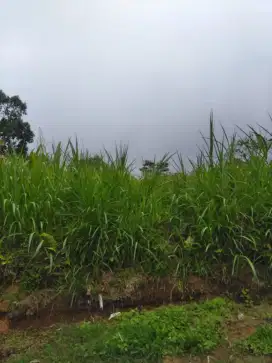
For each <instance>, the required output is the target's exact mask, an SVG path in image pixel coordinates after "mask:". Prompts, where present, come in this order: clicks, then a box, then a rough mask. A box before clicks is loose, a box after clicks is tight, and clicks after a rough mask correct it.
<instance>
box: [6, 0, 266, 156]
mask: <svg viewBox="0 0 272 363" xmlns="http://www.w3.org/2000/svg"><path fill="white" fill-rule="evenodd" d="M271 19H272V1H271V0H255V1H254V0H77V1H74V0H46V1H45V0H0V89H1V88H2V89H3V90H4V91H5V92H6V93H8V94H9V95H13V94H19V95H20V97H21V98H22V99H23V100H25V101H26V102H27V103H28V117H27V120H28V121H29V122H31V125H32V126H33V129H34V130H35V131H36V132H37V131H38V129H39V128H41V129H42V132H43V135H44V137H45V138H46V140H47V141H51V140H52V139H54V140H55V141H60V140H61V141H63V140H66V139H67V138H68V137H69V136H74V135H75V134H77V135H78V137H79V139H80V141H81V142H82V143H83V144H84V146H85V147H86V148H88V149H89V150H90V151H91V152H95V151H99V150H100V149H101V148H102V147H103V145H104V146H105V147H106V148H109V149H111V148H112V146H113V145H114V143H115V142H119V141H122V142H125V143H127V142H129V145H130V154H131V156H132V157H137V158H138V160H141V157H151V156H153V155H154V154H157V155H158V156H160V155H162V154H163V153H164V152H166V151H169V152H174V151H175V150H176V149H179V150H180V151H181V152H182V153H183V154H184V155H186V156H191V157H192V156H193V155H194V154H195V152H196V143H197V142H198V141H199V131H200V130H201V131H204V132H205V131H206V130H207V126H208V119H209V112H210V109H211V108H213V109H214V111H215V117H216V120H217V121H218V122H221V123H222V124H223V125H224V126H228V129H229V130H230V131H231V129H232V127H233V125H234V124H238V125H239V126H243V125H245V124H247V123H250V124H253V123H256V122H259V123H262V124H263V125H264V126H267V125H268V124H269V121H268V117H267V111H271V112H272V93H271V91H272V21H271Z"/></svg>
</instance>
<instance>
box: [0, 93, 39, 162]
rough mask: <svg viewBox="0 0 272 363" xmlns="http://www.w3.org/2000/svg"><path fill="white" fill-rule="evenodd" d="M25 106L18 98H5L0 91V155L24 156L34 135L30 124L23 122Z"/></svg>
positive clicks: (25, 111)
mask: <svg viewBox="0 0 272 363" xmlns="http://www.w3.org/2000/svg"><path fill="white" fill-rule="evenodd" d="M25 115H27V105H26V103H25V102H22V100H21V99H20V97H19V96H11V97H10V96H7V95H6V94H5V93H4V92H3V91H2V90H0V140H1V145H0V153H1V154H7V153H11V152H16V153H18V154H22V155H26V154H27V151H28V144H29V143H31V142H33V140H34V133H33V131H32V130H31V127H30V124H29V123H28V122H25V121H23V116H25Z"/></svg>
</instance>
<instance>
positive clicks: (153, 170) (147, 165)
mask: <svg viewBox="0 0 272 363" xmlns="http://www.w3.org/2000/svg"><path fill="white" fill-rule="evenodd" d="M170 159H171V156H169V155H168V154H165V155H164V156H163V157H162V159H161V160H159V161H156V160H155V159H154V160H153V161H152V160H144V161H143V166H142V167H141V168H140V171H141V172H142V174H143V176H150V175H152V174H167V173H169V160H170Z"/></svg>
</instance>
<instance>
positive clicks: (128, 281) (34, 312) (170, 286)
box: [0, 271, 272, 333]
mask: <svg viewBox="0 0 272 363" xmlns="http://www.w3.org/2000/svg"><path fill="white" fill-rule="evenodd" d="M99 294H101V295H102V297H103V310H101V308H100V306H99V299H98V296H99ZM216 296H228V297H230V298H233V299H234V300H236V301H237V302H241V303H246V304H252V303H253V304H254V303H255V304H258V303H259V302H260V301H261V300H263V298H266V299H267V300H268V301H269V300H271V302H272V288H271V287H270V286H263V284H258V283H256V282H254V280H253V279H252V277H251V276H250V275H246V276H244V277H243V278H242V279H232V281H228V282H226V281H225V282H223V281H222V279H215V278H213V279H209V278H201V277H197V276H190V277H189V278H188V279H187V280H186V281H182V280H181V279H178V278H173V277H163V278H159V277H156V278H155V277H150V276H145V275H143V274H136V273H135V272H134V273H132V272H131V271H122V272H120V273H119V274H113V273H108V274H104V276H103V278H102V279H101V282H99V283H93V282H91V283H90V284H89V285H88V286H86V288H85V289H84V291H82V294H81V295H78V296H77V297H76V298H75V299H74V300H73V301H72V299H71V294H70V295H69V294H64V293H63V292H62V293H61V294H60V293H57V292H56V291H54V290H41V291H37V292H34V293H32V294H26V293H22V292H21V291H20V288H19V286H18V285H13V286H9V287H8V288H6V289H5V290H4V291H3V293H2V294H1V295H0V333H1V331H2V332H6V331H8V329H9V328H12V329H23V330H24V329H27V328H29V327H32V328H37V329H38V328H42V327H46V326H50V325H52V324H55V323H69V322H74V321H75V322H76V321H82V320H84V319H90V318H91V317H93V316H96V317H97V318H99V317H103V316H109V315H110V314H111V313H112V312H115V311H119V310H122V309H128V308H136V307H138V308H141V307H142V306H144V307H145V308H146V307H147V306H149V307H155V306H158V305H163V304H169V303H186V302H190V301H201V300H203V299H207V298H208V299H209V298H213V297H216ZM71 303H72V304H71Z"/></svg>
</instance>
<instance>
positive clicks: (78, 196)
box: [0, 114, 272, 288]
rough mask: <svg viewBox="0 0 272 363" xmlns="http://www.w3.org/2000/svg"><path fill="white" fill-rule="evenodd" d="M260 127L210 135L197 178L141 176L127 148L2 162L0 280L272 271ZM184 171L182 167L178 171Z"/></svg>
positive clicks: (71, 149)
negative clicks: (125, 271) (129, 271)
mask: <svg viewBox="0 0 272 363" xmlns="http://www.w3.org/2000/svg"><path fill="white" fill-rule="evenodd" d="M265 132H266V135H265V136H263V135H262V134H261V133H260V132H259V131H256V130H254V129H253V128H251V129H249V133H247V134H246V136H245V135H242V138H241V137H238V136H237V135H234V136H232V137H228V136H227V134H226V133H225V131H224V130H223V138H222V140H220V141H218V139H217V138H216V136H215V132H214V124H213V117H212V114H211V119H210V136H209V138H203V139H204V141H205V145H206V146H205V147H204V148H203V149H202V150H200V153H199V155H198V158H197V161H196V162H194V161H191V165H192V170H191V171H190V172H186V171H185V168H184V163H183V160H182V158H181V157H179V158H178V161H179V165H180V169H181V170H180V172H178V173H176V174H174V175H158V173H154V175H148V177H144V178H142V179H137V178H135V177H134V176H133V175H132V174H131V172H130V170H131V166H132V165H129V163H128V149H127V148H126V147H123V146H121V147H120V148H118V147H117V148H116V153H115V155H110V154H109V153H107V152H106V153H105V161H104V162H101V160H100V159H99V157H96V158H90V155H88V154H82V153H81V152H80V150H79V146H78V144H77V143H75V145H73V144H72V142H70V141H69V143H68V144H67V146H66V147H65V148H63V147H62V145H61V144H58V145H57V146H56V147H54V148H53V152H51V153H48V152H47V151H46V150H45V148H44V147H43V145H40V146H39V147H38V148H37V150H36V151H33V152H32V153H31V154H30V155H29V157H28V159H27V160H26V159H23V158H21V157H19V156H15V155H11V156H10V157H8V158H4V159H1V160H0V230H1V239H0V272H1V274H0V276H1V279H2V280H4V281H5V282H8V281H10V280H11V279H17V278H20V279H21V281H23V282H24V283H25V284H26V287H27V288H38V287H41V286H47V285H52V284H56V283H57V284H69V286H70V287H73V288H76V286H77V284H80V283H81V282H82V281H83V279H85V278H88V277H89V276H94V277H98V276H99V275H100V274H101V272H102V271H108V270H116V269H120V268H126V267H133V268H136V269H141V270H143V271H144V272H147V273H153V274H176V275H179V276H183V277H184V276H186V275H188V274H190V273H194V274H200V275H206V274H212V273H213V271H214V270H215V269H218V268H219V269H223V268H224V271H225V269H227V271H229V273H233V274H235V273H239V271H240V269H241V268H243V267H244V266H246V267H247V268H249V269H250V270H251V272H252V273H253V274H254V275H255V277H258V274H262V278H264V279H265V278H268V276H269V273H270V275H271V267H272V252H271V244H272V242H271V241H272V236H271V233H272V230H271V226H272V182H271V176H272V166H271V163H270V161H269V151H270V148H271V142H270V141H269V138H268V137H267V133H268V131H267V130H265ZM176 165H177V163H176Z"/></svg>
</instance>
